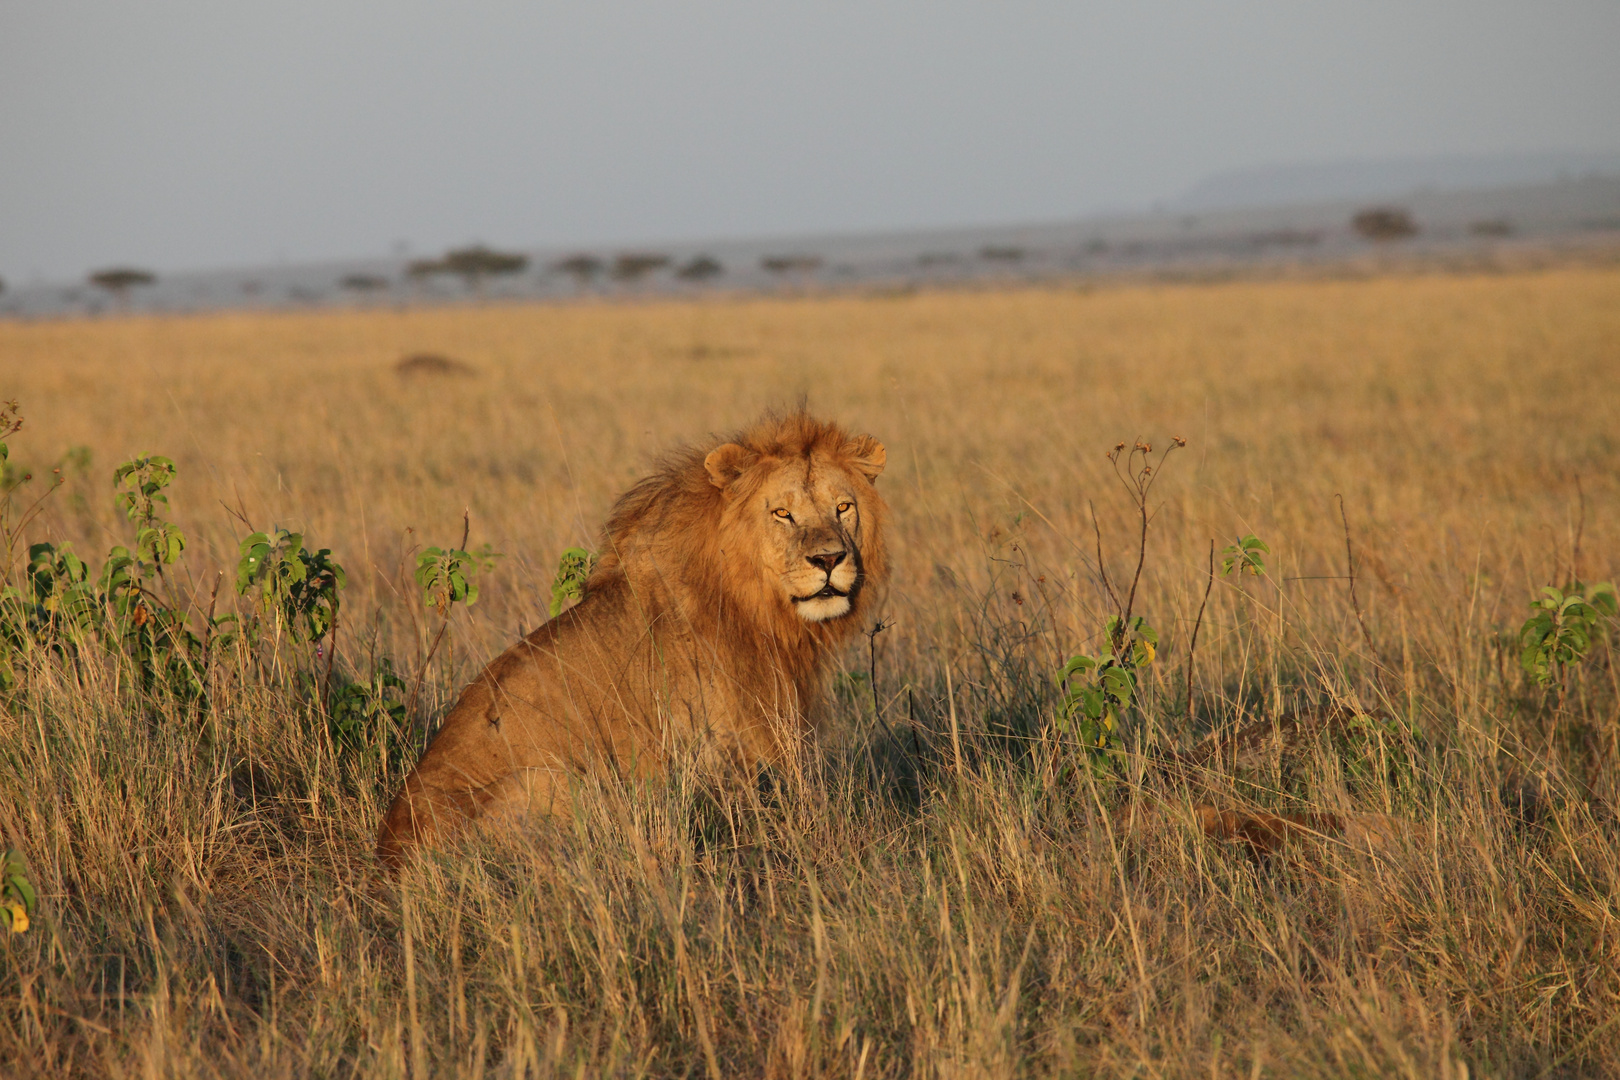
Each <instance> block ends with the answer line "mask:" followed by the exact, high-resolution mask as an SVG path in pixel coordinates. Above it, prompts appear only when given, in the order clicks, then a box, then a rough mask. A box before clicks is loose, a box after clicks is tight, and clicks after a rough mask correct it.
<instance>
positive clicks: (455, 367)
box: [394, 353, 478, 378]
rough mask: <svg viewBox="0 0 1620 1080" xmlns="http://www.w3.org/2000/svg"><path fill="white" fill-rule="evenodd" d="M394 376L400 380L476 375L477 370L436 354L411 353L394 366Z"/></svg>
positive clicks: (469, 365)
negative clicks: (421, 376)
mask: <svg viewBox="0 0 1620 1080" xmlns="http://www.w3.org/2000/svg"><path fill="white" fill-rule="evenodd" d="M394 374H395V375H398V376H400V377H402V378H413V377H415V376H418V375H460V376H464V377H465V376H469V375H477V374H478V369H477V368H475V367H473V366H472V365H471V364H465V363H462V362H461V361H460V360H454V359H451V358H450V357H448V356H441V355H440V354H438V353H413V354H412V355H410V356H407V357H405V358H404V359H402V360H400V361H399V362H398V363H397V364H395V365H394Z"/></svg>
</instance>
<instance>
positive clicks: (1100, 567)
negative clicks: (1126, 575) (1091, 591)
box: [1086, 499, 1125, 618]
mask: <svg viewBox="0 0 1620 1080" xmlns="http://www.w3.org/2000/svg"><path fill="white" fill-rule="evenodd" d="M1086 506H1087V507H1088V508H1090V510H1091V531H1092V532H1094V533H1096V534H1097V576H1098V577H1100V578H1102V583H1103V588H1104V589H1107V590H1108V599H1110V600H1112V601H1113V602H1114V611H1115V612H1117V613H1118V614H1119V616H1120V617H1121V618H1123V617H1124V615H1125V608H1124V606H1123V605H1122V604H1121V603H1120V602H1119V597H1118V596H1116V595H1114V586H1113V585H1112V584H1110V583H1109V581H1108V566H1107V564H1105V563H1104V562H1103V552H1102V526H1100V525H1098V524H1097V508H1096V507H1095V506H1092V504H1091V500H1090V499H1087V500H1086Z"/></svg>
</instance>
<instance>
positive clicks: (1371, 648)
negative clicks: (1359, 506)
mask: <svg viewBox="0 0 1620 1080" xmlns="http://www.w3.org/2000/svg"><path fill="white" fill-rule="evenodd" d="M1333 497H1334V498H1335V499H1338V500H1339V520H1340V521H1341V522H1342V523H1343V524H1344V566H1345V574H1346V576H1348V577H1349V579H1350V606H1351V608H1353V609H1354V610H1355V613H1356V625H1358V626H1360V627H1361V640H1362V641H1365V642H1366V643H1367V652H1369V653H1370V654H1372V661H1373V663H1374V664H1377V665H1378V666H1379V667H1382V666H1383V660H1381V659H1380V658H1379V656H1378V649H1377V647H1376V646H1375V645H1373V639H1372V634H1370V633H1369V632H1368V631H1367V620H1366V619H1364V618H1362V616H1361V601H1360V600H1358V599H1357V598H1356V555H1355V551H1354V550H1353V549H1352V548H1351V546H1350V519H1349V518H1348V517H1347V516H1345V512H1344V496H1343V495H1334V496H1333Z"/></svg>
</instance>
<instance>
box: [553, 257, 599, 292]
mask: <svg viewBox="0 0 1620 1080" xmlns="http://www.w3.org/2000/svg"><path fill="white" fill-rule="evenodd" d="M551 269H552V271H553V272H555V273H559V274H567V275H568V276H569V277H571V278H573V279H574V287H575V288H577V289H583V288H584V287H585V286H586V285H589V284H590V283H591V281H593V280H594V279H595V278H596V276H597V275H598V274H600V273H601V272H602V270H603V266H602V260H601V259H598V258H597V257H596V256H595V255H587V254H585V253H584V252H583V251H582V252H579V253H578V254H576V255H569V256H568V257H567V258H563V259H558V260H557V261H556V262H554V263H552V264H551Z"/></svg>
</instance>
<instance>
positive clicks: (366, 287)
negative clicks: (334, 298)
mask: <svg viewBox="0 0 1620 1080" xmlns="http://www.w3.org/2000/svg"><path fill="white" fill-rule="evenodd" d="M338 284H339V285H341V286H343V287H344V288H345V289H348V290H350V291H351V292H376V291H377V290H378V289H386V288H388V279H387V278H385V277H379V276H377V275H376V274H349V275H347V276H346V277H344V278H343V279H342V280H341V281H339V282H338Z"/></svg>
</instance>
